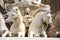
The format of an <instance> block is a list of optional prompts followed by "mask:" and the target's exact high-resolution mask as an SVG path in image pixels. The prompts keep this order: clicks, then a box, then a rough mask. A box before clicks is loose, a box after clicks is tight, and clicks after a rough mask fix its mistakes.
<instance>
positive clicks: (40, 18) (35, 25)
mask: <svg viewBox="0 0 60 40" xmlns="http://www.w3.org/2000/svg"><path fill="white" fill-rule="evenodd" d="M49 12H50V6H49V5H44V7H42V8H40V10H39V11H38V12H37V14H36V15H35V17H34V18H33V20H32V23H31V24H30V26H29V31H28V36H29V37H35V36H38V37H40V35H41V34H43V35H44V37H47V34H46V29H47V27H48V24H49V17H48V15H47V14H49ZM44 23H46V25H45V26H44Z"/></svg>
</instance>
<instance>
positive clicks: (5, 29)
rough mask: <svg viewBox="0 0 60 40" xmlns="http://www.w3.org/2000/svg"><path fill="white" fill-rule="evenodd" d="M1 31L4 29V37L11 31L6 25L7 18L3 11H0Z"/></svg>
mask: <svg viewBox="0 0 60 40" xmlns="http://www.w3.org/2000/svg"><path fill="white" fill-rule="evenodd" d="M0 31H1V33H2V32H3V31H4V33H3V34H2V37H6V35H7V34H8V33H9V30H8V28H7V27H6V25H5V20H4V17H3V15H2V13H0Z"/></svg>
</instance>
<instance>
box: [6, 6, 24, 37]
mask: <svg viewBox="0 0 60 40" xmlns="http://www.w3.org/2000/svg"><path fill="white" fill-rule="evenodd" d="M7 16H8V17H7V19H6V21H7V22H10V21H13V24H12V26H11V28H10V32H11V33H13V34H18V36H19V37H21V36H22V37H24V36H25V25H24V23H23V17H22V15H21V12H20V10H19V8H18V7H17V6H15V7H13V8H12V10H11V11H9V12H8V13H7Z"/></svg>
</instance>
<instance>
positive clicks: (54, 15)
mask: <svg viewBox="0 0 60 40" xmlns="http://www.w3.org/2000/svg"><path fill="white" fill-rule="evenodd" d="M58 14H60V11H58V12H56V13H54V14H53V17H52V19H54V18H55V17H56V16H57V15H58Z"/></svg>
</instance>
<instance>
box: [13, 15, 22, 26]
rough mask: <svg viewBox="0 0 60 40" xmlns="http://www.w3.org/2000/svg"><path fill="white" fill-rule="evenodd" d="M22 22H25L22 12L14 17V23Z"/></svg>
mask: <svg viewBox="0 0 60 40" xmlns="http://www.w3.org/2000/svg"><path fill="white" fill-rule="evenodd" d="M22 23H23V17H22V15H21V14H18V16H17V17H16V18H15V19H14V22H13V24H15V25H17V26H19V25H20V24H22Z"/></svg>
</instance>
